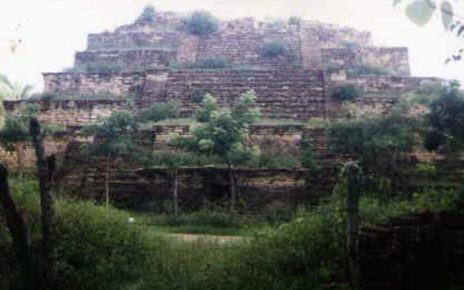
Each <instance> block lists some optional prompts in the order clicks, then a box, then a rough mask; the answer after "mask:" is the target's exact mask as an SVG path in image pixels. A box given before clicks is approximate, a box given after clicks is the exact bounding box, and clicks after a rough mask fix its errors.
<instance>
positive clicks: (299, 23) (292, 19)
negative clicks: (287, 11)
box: [288, 16, 302, 27]
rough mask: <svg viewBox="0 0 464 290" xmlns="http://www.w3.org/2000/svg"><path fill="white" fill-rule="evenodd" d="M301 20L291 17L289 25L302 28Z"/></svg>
mask: <svg viewBox="0 0 464 290" xmlns="http://www.w3.org/2000/svg"><path fill="white" fill-rule="evenodd" d="M301 21H302V20H301V18H300V17H298V16H290V18H289V19H288V25H294V26H298V27H299V26H300V25H301Z"/></svg>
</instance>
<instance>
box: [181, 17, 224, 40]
mask: <svg viewBox="0 0 464 290" xmlns="http://www.w3.org/2000/svg"><path fill="white" fill-rule="evenodd" d="M184 27H185V29H186V31H187V33H188V34H192V35H199V36H201V35H209V34H213V33H215V32H216V31H217V30H218V28H219V20H218V19H217V18H216V17H214V16H213V15H212V14H211V13H209V12H207V11H195V12H193V13H192V14H191V15H190V16H189V17H188V18H186V19H185V20H184Z"/></svg>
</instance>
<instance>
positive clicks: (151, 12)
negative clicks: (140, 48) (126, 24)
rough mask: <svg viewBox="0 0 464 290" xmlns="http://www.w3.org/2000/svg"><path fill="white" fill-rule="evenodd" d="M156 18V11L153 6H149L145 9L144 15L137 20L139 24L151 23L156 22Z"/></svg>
mask: <svg viewBox="0 0 464 290" xmlns="http://www.w3.org/2000/svg"><path fill="white" fill-rule="evenodd" d="M155 17H156V9H155V6H153V5H147V6H145V7H144V8H143V11H142V13H141V14H140V16H139V17H138V18H137V21H136V22H138V23H150V22H153V20H155Z"/></svg>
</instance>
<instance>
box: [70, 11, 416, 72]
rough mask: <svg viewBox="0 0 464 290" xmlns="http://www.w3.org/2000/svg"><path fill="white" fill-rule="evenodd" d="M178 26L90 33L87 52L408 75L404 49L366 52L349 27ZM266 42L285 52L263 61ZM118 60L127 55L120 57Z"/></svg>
mask: <svg viewBox="0 0 464 290" xmlns="http://www.w3.org/2000/svg"><path fill="white" fill-rule="evenodd" d="M181 26H182V24H181V18H180V16H179V15H175V14H169V13H161V14H160V18H159V19H158V18H156V19H155V21H154V22H153V23H150V24H147V23H137V22H135V23H133V24H130V25H125V26H121V27H119V28H117V29H116V30H115V32H104V33H99V34H90V35H89V37H88V50H90V51H94V50H108V49H110V50H127V49H129V50H137V49H147V48H152V49H155V50H167V49H169V50H171V51H176V52H177V54H173V55H170V57H171V60H173V61H177V62H180V63H186V62H194V61H196V60H199V59H205V58H223V59H225V60H227V61H229V62H230V63H232V64H234V65H238V66H247V67H257V68H261V69H262V68H264V69H266V68H273V69H283V68H290V69H292V68H295V67H304V68H309V69H321V68H324V67H325V66H327V64H328V63H330V62H334V63H341V64H342V65H343V66H347V67H351V66H355V65H359V64H375V65H381V66H385V67H386V68H387V69H390V70H392V71H393V72H395V73H396V74H398V75H401V76H408V75H409V64H408V52H407V49H405V48H376V47H371V44H372V39H371V35H370V33H369V32H359V31H356V30H355V29H352V28H348V27H340V26H336V25H331V24H325V23H319V22H310V21H302V22H301V23H300V25H289V24H288V23H287V22H286V21H280V22H279V21H277V22H255V20H254V19H253V18H243V19H235V20H231V21H220V22H219V30H218V31H217V33H215V34H213V35H210V36H200V37H199V36H190V35H187V34H186V33H185V32H184V31H183V29H182V27H181ZM270 41H281V42H283V43H285V44H287V46H288V53H287V54H286V55H283V56H279V57H273V58H269V57H263V56H262V55H261V53H260V52H261V50H262V47H263V46H264V45H265V43H267V42H270ZM349 44H354V45H355V46H356V45H357V46H358V47H360V49H358V50H357V51H356V53H354V52H353V51H350V50H348V49H344V48H343V47H344V46H347V45H349ZM76 57H80V54H77V55H76ZM119 57H121V58H125V57H127V56H126V54H123V53H120V54H119ZM149 57H150V56H147V58H149ZM77 62H78V61H76V63H77ZM121 62H124V61H121ZM147 62H149V61H147Z"/></svg>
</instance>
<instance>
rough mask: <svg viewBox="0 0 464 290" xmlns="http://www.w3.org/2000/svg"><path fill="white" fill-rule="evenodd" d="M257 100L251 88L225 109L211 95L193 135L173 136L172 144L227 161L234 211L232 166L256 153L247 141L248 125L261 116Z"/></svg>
mask: <svg viewBox="0 0 464 290" xmlns="http://www.w3.org/2000/svg"><path fill="white" fill-rule="evenodd" d="M256 100H257V98H256V95H255V93H254V92H253V91H248V92H246V93H245V94H244V95H243V96H242V97H241V98H240V99H238V100H237V101H236V102H235V104H234V105H233V107H232V108H231V109H226V108H221V107H219V106H218V104H217V101H216V99H214V98H213V97H212V96H211V95H209V94H208V95H206V96H205V99H204V100H203V103H202V106H201V108H200V109H199V110H198V113H197V119H198V121H200V122H203V123H202V124H201V125H200V126H198V127H196V128H194V129H193V130H192V136H191V137H184V136H177V137H174V138H172V139H171V144H172V145H174V146H176V147H178V148H181V149H184V150H187V151H191V152H195V153H199V154H204V155H213V156H217V157H219V158H221V159H222V160H223V162H224V163H225V164H227V168H228V173H229V192H230V198H231V204H230V206H231V209H232V210H235V202H236V199H237V194H236V185H235V177H234V174H233V167H234V166H236V165H239V164H243V163H244V162H246V161H247V160H249V159H250V158H251V157H252V156H253V154H254V153H256V152H253V151H254V150H253V149H252V148H249V147H247V146H246V144H245V139H246V137H247V135H248V129H249V126H250V125H251V124H253V122H255V120H256V119H257V118H258V117H259V116H260V112H259V109H257V108H255V106H256Z"/></svg>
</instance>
